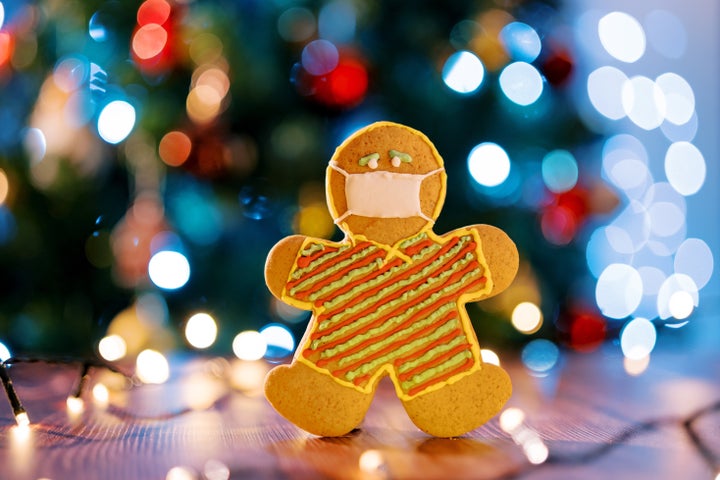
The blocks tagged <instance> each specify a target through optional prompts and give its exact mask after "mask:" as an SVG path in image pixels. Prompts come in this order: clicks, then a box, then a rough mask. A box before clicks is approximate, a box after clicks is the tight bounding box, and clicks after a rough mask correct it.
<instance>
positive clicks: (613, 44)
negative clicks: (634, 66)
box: [598, 12, 645, 63]
mask: <svg viewBox="0 0 720 480" xmlns="http://www.w3.org/2000/svg"><path fill="white" fill-rule="evenodd" d="M598 35H599V36H600V43H601V44H602V46H603V47H604V48H605V50H606V51H607V52H608V53H609V54H610V55H612V56H613V57H614V58H616V59H618V60H620V61H621V62H626V63H633V62H636V61H638V60H639V59H640V57H642V56H643V54H644V53H645V31H644V30H643V28H642V25H640V22H638V21H637V20H636V19H635V17H633V16H631V15H629V14H627V13H624V12H611V13H608V14H607V15H605V16H604V17H602V18H601V19H600V21H599V22H598Z"/></svg>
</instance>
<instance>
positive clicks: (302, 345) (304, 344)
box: [281, 225, 494, 401]
mask: <svg viewBox="0 0 720 480" xmlns="http://www.w3.org/2000/svg"><path fill="white" fill-rule="evenodd" d="M423 233H425V234H426V235H427V236H428V238H429V239H431V240H432V241H433V242H435V243H438V244H440V245H444V244H445V243H447V242H448V241H450V240H451V238H455V237H458V236H463V235H471V236H472V237H473V239H474V240H475V243H476V245H477V246H476V247H475V253H476V256H477V261H478V263H479V264H480V265H481V266H482V268H483V275H484V276H485V278H486V282H485V287H484V288H483V289H481V290H479V291H478V292H470V293H465V294H462V295H460V296H459V297H458V298H457V300H456V301H455V302H456V303H457V310H458V313H459V317H460V318H459V320H460V326H461V328H462V331H463V333H464V334H465V338H466V339H467V341H468V343H469V344H470V352H471V354H472V358H473V359H474V365H473V366H472V367H471V368H470V369H469V370H466V371H464V372H461V373H458V374H456V375H453V376H452V377H450V378H448V379H446V380H443V381H442V382H439V383H436V384H434V385H431V386H429V387H427V388H425V389H423V390H421V391H420V392H418V393H416V394H414V395H407V394H405V392H403V391H402V387H401V382H400V380H399V379H398V378H397V375H396V373H395V369H393V368H392V365H391V364H387V365H385V366H383V367H382V368H380V369H378V370H377V371H376V372H375V373H374V374H373V375H372V376H371V377H370V379H369V380H368V382H367V384H366V386H365V387H360V386H357V385H355V384H354V383H352V382H348V381H345V380H342V379H340V378H338V377H336V376H335V375H333V374H332V373H331V372H330V371H329V370H328V369H326V368H322V367H318V366H317V365H315V364H314V363H313V362H311V361H310V360H308V359H306V358H305V357H304V356H303V355H302V352H304V351H305V350H307V349H309V347H310V342H311V341H310V337H311V336H312V334H313V333H314V332H315V331H317V328H318V326H319V322H318V321H317V316H316V315H317V314H319V313H321V312H322V311H323V310H324V308H323V307H321V308H320V309H318V310H317V311H313V315H312V317H311V318H310V323H309V324H308V327H309V328H307V329H306V331H305V335H304V336H303V338H302V339H301V341H300V342H299V343H298V349H297V350H296V351H295V356H294V361H298V362H302V363H304V364H305V365H307V366H308V367H310V368H312V369H313V370H315V371H317V372H318V373H322V374H325V375H328V376H329V377H330V378H332V379H333V380H334V381H335V382H337V383H338V384H340V385H342V386H345V387H350V388H353V389H355V390H357V391H359V392H361V393H365V394H371V393H372V392H374V391H375V388H376V387H377V383H378V381H379V380H380V378H382V377H383V376H385V375H388V376H389V377H390V378H391V380H392V382H393V385H394V387H395V393H396V394H397V396H398V398H400V399H401V400H403V401H408V400H412V399H413V398H415V397H418V396H420V395H425V394H427V393H430V392H434V391H436V390H438V389H440V388H443V387H444V386H445V385H451V384H453V383H455V382H457V381H459V380H460V379H462V378H464V377H466V376H467V375H471V374H472V373H474V372H476V371H478V370H480V369H481V368H482V358H481V355H480V345H479V342H478V340H477V335H476V333H475V330H474V329H473V327H472V323H471V321H470V317H469V315H468V313H467V308H465V306H466V304H467V303H468V302H471V301H475V300H479V299H481V298H482V297H483V296H485V295H486V294H488V293H490V292H492V289H493V287H494V283H493V280H492V274H491V273H492V272H490V269H489V267H488V264H487V260H486V259H485V255H484V254H483V250H482V240H481V239H480V236H479V234H478V232H477V231H476V230H475V229H474V228H471V227H463V228H459V229H457V230H453V231H451V232H448V233H447V234H445V235H444V236H440V235H437V234H436V233H435V232H434V231H432V227H431V226H430V225H428V226H426V227H425V228H423V229H422V230H420V231H419V232H418V233H417V234H415V235H413V236H410V237H407V238H403V239H401V240H398V241H397V242H396V243H395V244H394V245H393V246H391V247H390V248H388V246H387V245H384V244H381V243H378V242H375V241H373V240H370V239H368V238H367V237H365V236H363V235H352V234H351V233H347V234H346V236H345V239H344V241H343V242H340V243H338V242H332V241H329V240H324V239H312V238H306V239H305V240H304V241H303V243H302V245H301V247H300V248H299V249H298V252H297V254H296V256H295V263H294V264H293V265H297V261H298V259H299V258H300V257H301V256H302V252H303V251H304V250H305V248H306V246H307V244H308V243H311V242H312V243H319V244H322V245H324V246H326V247H337V248H339V247H340V246H342V245H343V244H344V243H345V242H348V241H349V242H350V243H351V244H352V245H353V246H355V245H356V244H357V242H358V241H367V242H370V243H373V244H374V245H376V246H377V247H378V248H381V249H383V250H385V251H386V252H387V254H386V257H385V259H384V260H383V262H384V264H387V262H388V261H389V260H390V259H392V258H393V256H398V257H399V258H403V259H404V260H405V261H410V257H408V256H407V255H406V254H403V253H400V251H399V249H400V245H401V243H403V242H405V241H407V240H410V239H412V238H414V237H417V236H419V235H421V234H423ZM449 235H452V236H451V237H448V236H449ZM281 298H282V300H283V301H284V302H286V303H288V304H290V305H292V306H294V307H297V308H300V309H303V310H313V304H312V302H303V301H300V300H296V299H295V298H292V297H290V296H289V295H288V294H287V286H285V287H283V291H282V295H281Z"/></svg>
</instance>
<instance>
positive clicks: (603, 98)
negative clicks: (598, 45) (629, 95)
mask: <svg viewBox="0 0 720 480" xmlns="http://www.w3.org/2000/svg"><path fill="white" fill-rule="evenodd" d="M627 80H628V77H627V75H625V74H624V73H623V72H621V71H620V70H618V69H617V68H615V67H609V66H605V67H600V68H598V69H597V70H594V71H593V72H592V73H590V75H588V79H587V92H588V98H590V103H592V105H593V107H595V110H597V111H598V112H599V113H600V114H601V115H603V116H605V117H607V118H609V119H610V120H619V119H621V118H623V117H624V116H625V109H624V108H623V104H622V96H621V94H622V89H623V85H625V82H627Z"/></svg>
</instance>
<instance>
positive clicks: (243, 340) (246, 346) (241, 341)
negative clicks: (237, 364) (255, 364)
mask: <svg viewBox="0 0 720 480" xmlns="http://www.w3.org/2000/svg"><path fill="white" fill-rule="evenodd" d="M232 350H233V353H234V354H235V356H236V357H238V358H239V359H240V360H260V359H261V358H262V357H263V356H264V355H265V352H267V343H266V342H265V337H263V336H262V334H260V332H257V331H255V330H246V331H244V332H240V333H238V334H237V335H236V336H235V338H234V339H233V342H232Z"/></svg>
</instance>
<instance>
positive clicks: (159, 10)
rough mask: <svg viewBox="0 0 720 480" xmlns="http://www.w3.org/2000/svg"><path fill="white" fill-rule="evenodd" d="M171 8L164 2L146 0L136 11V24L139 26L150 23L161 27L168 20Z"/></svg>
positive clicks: (162, 0)
mask: <svg viewBox="0 0 720 480" xmlns="http://www.w3.org/2000/svg"><path fill="white" fill-rule="evenodd" d="M171 10H172V8H171V7H170V4H169V3H168V2H166V1H165V0H147V1H145V2H143V4H142V5H140V8H138V11H137V23H138V25H140V26H145V25H150V24H152V23H155V24H158V25H162V24H163V23H165V22H166V21H167V19H168V18H170V12H171Z"/></svg>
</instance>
